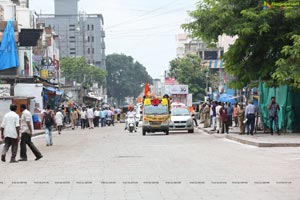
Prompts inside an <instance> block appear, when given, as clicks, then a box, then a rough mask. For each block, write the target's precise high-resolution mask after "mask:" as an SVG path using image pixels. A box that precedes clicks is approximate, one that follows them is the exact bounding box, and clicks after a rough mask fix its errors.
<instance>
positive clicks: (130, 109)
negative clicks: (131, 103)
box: [125, 108, 136, 130]
mask: <svg viewBox="0 0 300 200" xmlns="http://www.w3.org/2000/svg"><path fill="white" fill-rule="evenodd" d="M135 115H136V113H135V111H134V109H133V108H129V111H128V112H127V113H126V116H125V117H126V120H125V130H127V128H128V127H127V126H128V120H127V119H128V117H129V116H133V117H135ZM134 129H135V127H134Z"/></svg>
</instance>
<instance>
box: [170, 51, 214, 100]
mask: <svg viewBox="0 0 300 200" xmlns="http://www.w3.org/2000/svg"><path fill="white" fill-rule="evenodd" d="M170 66H171V67H170V72H169V73H170V74H169V75H170V76H171V77H174V78H176V80H177V81H178V82H179V83H180V84H186V85H188V86H189V92H190V93H192V94H193V98H194V100H199V99H204V96H205V95H206V91H205V88H206V82H207V81H209V80H208V78H209V77H208V76H209V74H208V70H207V69H206V68H203V67H202V65H201V58H200V57H199V56H196V55H191V54H189V55H187V56H185V57H183V58H175V59H174V60H171V61H170Z"/></svg>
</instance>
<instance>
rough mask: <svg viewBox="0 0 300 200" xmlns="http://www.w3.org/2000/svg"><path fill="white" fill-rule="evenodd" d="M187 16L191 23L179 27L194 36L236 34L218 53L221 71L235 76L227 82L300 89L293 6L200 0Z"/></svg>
mask: <svg viewBox="0 0 300 200" xmlns="http://www.w3.org/2000/svg"><path fill="white" fill-rule="evenodd" d="M272 2H293V3H295V2H300V0H291V1H283V0H280V1H276V0H274V1H272ZM270 4H271V2H270ZM189 14H190V16H191V17H192V18H193V19H194V21H193V22H191V23H187V24H184V25H183V28H184V29H185V30H188V31H190V32H191V33H192V35H193V36H194V37H201V38H202V39H204V40H206V41H208V42H210V43H214V42H216V41H217V38H218V36H219V35H222V34H226V35H229V36H238V39H237V40H236V42H235V43H234V44H233V45H232V46H231V47H230V48H229V51H228V52H227V53H225V55H224V61H225V70H226V72H228V73H229V74H231V75H234V76H235V77H236V79H234V81H233V82H232V84H231V86H233V87H235V88H241V87H243V86H245V85H246V84H248V83H250V82H252V81H254V80H261V81H265V82H268V83H269V84H271V85H273V86H276V85H278V84H288V85H291V86H294V87H298V88H300V81H299V76H300V69H299V68H300V65H299V37H300V23H299V21H300V7H299V6H296V7H276V6H272V7H271V8H268V9H264V1H259V0H247V1H240V0H203V1H202V2H201V3H199V4H198V5H197V10H195V11H192V12H190V13H189ZM291 72H293V73H291Z"/></svg>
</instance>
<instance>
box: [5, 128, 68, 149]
mask: <svg viewBox="0 0 300 200" xmlns="http://www.w3.org/2000/svg"><path fill="white" fill-rule="evenodd" d="M68 128H71V126H70V125H69V124H67V125H66V126H65V127H64V129H68ZM55 131H57V130H56V129H54V130H53V132H55ZM43 134H45V130H44V129H35V130H34V133H33V135H32V137H35V136H38V135H43ZM1 144H3V141H2V140H1V138H0V145H1Z"/></svg>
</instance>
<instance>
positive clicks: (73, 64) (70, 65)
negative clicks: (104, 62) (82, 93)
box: [60, 57, 107, 86]
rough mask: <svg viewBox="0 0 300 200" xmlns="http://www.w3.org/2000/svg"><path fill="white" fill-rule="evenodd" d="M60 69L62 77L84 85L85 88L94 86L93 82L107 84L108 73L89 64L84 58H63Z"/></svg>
mask: <svg viewBox="0 0 300 200" xmlns="http://www.w3.org/2000/svg"><path fill="white" fill-rule="evenodd" d="M60 67H61V71H62V76H64V77H66V79H67V80H72V81H76V82H78V83H83V85H84V86H92V85H93V82H97V83H98V84H99V85H103V84H105V77H106V75H107V73H106V71H105V70H103V69H99V68H98V67H95V66H93V65H89V64H87V62H86V59H85V58H84V57H80V58H62V59H61V60H60Z"/></svg>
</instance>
